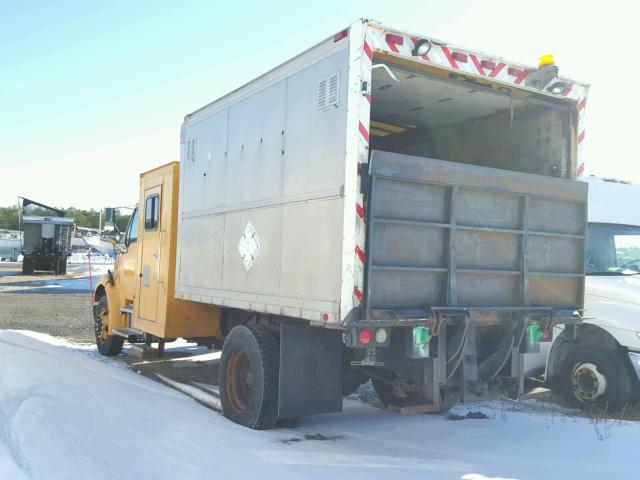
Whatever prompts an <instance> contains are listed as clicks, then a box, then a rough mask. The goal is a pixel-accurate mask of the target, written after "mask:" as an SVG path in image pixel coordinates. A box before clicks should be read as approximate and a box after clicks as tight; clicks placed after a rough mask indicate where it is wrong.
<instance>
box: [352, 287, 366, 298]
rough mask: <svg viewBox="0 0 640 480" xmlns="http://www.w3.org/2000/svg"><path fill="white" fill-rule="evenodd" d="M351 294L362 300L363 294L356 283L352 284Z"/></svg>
mask: <svg viewBox="0 0 640 480" xmlns="http://www.w3.org/2000/svg"><path fill="white" fill-rule="evenodd" d="M353 294H354V295H355V296H356V298H357V299H358V300H360V301H362V297H363V296H364V295H363V294H362V290H360V289H359V288H358V287H357V286H356V285H354V286H353Z"/></svg>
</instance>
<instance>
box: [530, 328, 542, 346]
mask: <svg viewBox="0 0 640 480" xmlns="http://www.w3.org/2000/svg"><path fill="white" fill-rule="evenodd" d="M543 338H544V331H543V330H542V327H540V325H529V339H530V340H531V341H533V342H539V341H540V340H542V339H543Z"/></svg>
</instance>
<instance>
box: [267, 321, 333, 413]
mask: <svg viewBox="0 0 640 480" xmlns="http://www.w3.org/2000/svg"><path fill="white" fill-rule="evenodd" d="M342 348H343V347H342V332H341V331H340V330H334V329H329V328H321V327H310V326H308V325H301V324H282V325H280V378H279V401H278V418H293V417H302V416H306V415H316V414H320V413H332V412H341V411H342V367H343V365H342V364H343V362H342Z"/></svg>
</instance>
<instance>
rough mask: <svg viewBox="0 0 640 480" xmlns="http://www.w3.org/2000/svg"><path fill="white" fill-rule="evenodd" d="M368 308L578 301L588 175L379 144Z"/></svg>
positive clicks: (572, 304) (374, 159) (569, 304)
mask: <svg viewBox="0 0 640 480" xmlns="http://www.w3.org/2000/svg"><path fill="white" fill-rule="evenodd" d="M370 178H371V193H370V204H369V236H368V255H367V299H366V301H367V309H368V312H369V315H372V312H374V311H377V310H391V311H408V310H414V311H415V310H418V311H420V310H424V311H425V312H426V311H427V310H428V309H430V308H431V307H440V306H454V307H455V306H459V307H468V308H473V307H478V308H488V307H490V308H495V307H500V308H526V307H536V306H544V307H550V308H581V307H582V306H583V291H584V255H585V251H584V245H585V228H586V215H587V211H586V200H587V186H586V184H585V183H583V182H576V181H570V180H564V179H559V178H552V177H545V176H541V175H532V174H524V173H518V172H512V171H505V170H500V169H493V168H487V167H478V166H475V165H467V164H461V163H454V162H447V161H442V160H434V159H429V158H422V157H414V156H409V155H401V154H395V153H388V152H381V151H373V152H372V155H371V163H370Z"/></svg>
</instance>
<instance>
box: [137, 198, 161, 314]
mask: <svg viewBox="0 0 640 480" xmlns="http://www.w3.org/2000/svg"><path fill="white" fill-rule="evenodd" d="M161 201H162V187H161V186H157V187H153V188H149V189H147V190H145V192H144V202H143V203H142V205H141V206H140V210H141V211H140V221H142V222H143V228H142V229H141V230H142V238H141V242H140V246H139V247H138V248H141V264H140V297H139V300H138V302H139V303H138V305H139V309H138V316H139V317H140V318H142V319H144V320H149V321H152V322H155V321H156V318H157V313H158V294H159V291H158V277H159V273H160V251H161V249H160V247H161V245H160V238H161V237H160V202H161Z"/></svg>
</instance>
